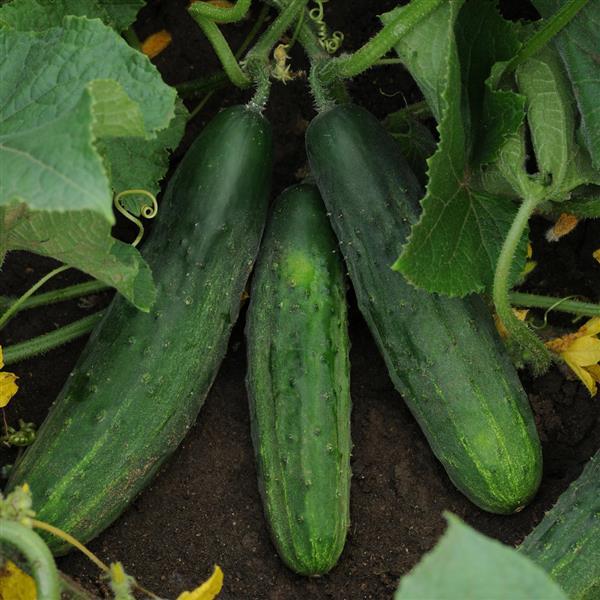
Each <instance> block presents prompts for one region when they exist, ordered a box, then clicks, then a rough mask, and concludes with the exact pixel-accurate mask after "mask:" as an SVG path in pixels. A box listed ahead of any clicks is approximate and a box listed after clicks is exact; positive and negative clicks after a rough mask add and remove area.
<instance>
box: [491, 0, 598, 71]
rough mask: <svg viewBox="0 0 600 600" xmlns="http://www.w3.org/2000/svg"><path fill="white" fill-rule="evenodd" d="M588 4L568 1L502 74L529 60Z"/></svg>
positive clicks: (507, 65) (587, 0) (537, 32)
mask: <svg viewBox="0 0 600 600" xmlns="http://www.w3.org/2000/svg"><path fill="white" fill-rule="evenodd" d="M588 2H589V0H569V1H567V2H565V3H564V4H563V5H562V6H561V7H560V9H559V10H557V11H556V13H554V14H553V15H552V17H550V18H549V19H547V20H545V21H544V22H543V24H542V26H541V27H540V28H539V29H538V30H537V31H536V32H535V33H534V34H533V35H532V36H531V37H530V38H529V39H528V40H527V41H526V42H525V44H523V46H522V47H521V49H520V50H519V51H518V52H517V54H515V55H514V56H513V57H512V58H511V59H510V60H509V61H508V62H507V63H506V65H505V67H504V69H503V70H502V74H503V75H506V74H507V73H511V72H512V71H514V70H515V69H516V67H517V66H518V65H520V64H521V63H522V62H525V61H526V60H527V59H528V58H531V57H532V56H533V55H534V54H536V53H537V52H538V51H539V50H540V49H541V48H543V47H544V46H545V45H546V44H547V43H548V42H549V41H550V40H551V39H552V38H553V37H554V36H555V35H556V34H557V33H559V32H560V31H561V30H562V29H563V28H564V27H566V26H567V25H568V24H569V22H570V21H571V19H573V17H575V15H576V14H577V13H578V12H579V11H580V10H581V9H582V8H583V7H584V6H585V5H586V4H587V3H588Z"/></svg>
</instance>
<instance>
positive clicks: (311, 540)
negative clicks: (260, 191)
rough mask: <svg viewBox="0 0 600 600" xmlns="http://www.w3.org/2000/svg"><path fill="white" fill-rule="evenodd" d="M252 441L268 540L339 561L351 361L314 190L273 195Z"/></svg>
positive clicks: (258, 323)
mask: <svg viewBox="0 0 600 600" xmlns="http://www.w3.org/2000/svg"><path fill="white" fill-rule="evenodd" d="M246 327H247V329H246V334H247V340H248V346H247V347H248V375H247V380H246V383H247V388H248V396H249V400H250V415H251V424H252V440H253V443H254V449H255V454H256V461H257V466H258V481H259V488H260V491H261V496H262V499H263V506H264V510H265V515H266V518H267V521H268V523H269V526H270V529H271V533H272V538H273V541H274V543H275V546H276V547H277V550H278V552H279V555H280V556H281V558H282V559H283V561H284V562H285V564H286V565H287V566H288V567H289V568H290V569H292V570H293V571H296V572H297V573H301V574H303V575H319V574H322V573H326V572H327V571H329V570H330V569H331V568H332V567H333V566H334V565H335V563H336V562H337V560H338V558H339V556H340V554H341V552H342V549H343V547H344V541H345V539H346V532H347V530H348V525H349V503H350V450H351V442H350V386H349V381H350V375H349V373H350V366H349V358H348V350H349V341H348V332H347V315H346V302H345V287H344V271H343V267H342V261H341V258H340V256H339V254H338V250H337V243H336V240H335V238H334V236H333V232H332V231H331V227H330V225H329V222H328V220H327V217H326V215H325V209H324V207H323V203H322V200H321V198H320V196H319V193H318V191H317V189H316V188H315V187H314V186H311V185H306V184H302V185H298V186H295V187H292V188H290V189H288V190H287V191H285V192H284V193H283V194H282V195H281V196H280V198H279V199H278V201H277V203H276V206H275V209H274V213H273V217H272V220H271V222H270V224H269V227H268V229H267V232H266V234H265V239H264V241H263V244H262V247H261V252H260V255H259V259H258V263H257V267H256V272H255V275H254V279H253V283H252V292H251V302H250V306H249V308H248V316H247V326H246Z"/></svg>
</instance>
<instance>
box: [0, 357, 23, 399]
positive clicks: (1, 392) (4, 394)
mask: <svg viewBox="0 0 600 600" xmlns="http://www.w3.org/2000/svg"><path fill="white" fill-rule="evenodd" d="M2 367H4V355H3V353H2V346H0V369H2ZM17 379H18V377H17V376H16V375H15V374H14V373H8V372H6V371H0V408H4V407H5V406H6V405H7V404H8V403H9V402H10V399H11V398H12V397H13V396H14V395H15V394H16V393H17V390H18V389H19V386H18V385H17V384H16V383H15V382H16V381H17Z"/></svg>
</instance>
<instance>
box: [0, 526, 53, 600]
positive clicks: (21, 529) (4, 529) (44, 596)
mask: <svg viewBox="0 0 600 600" xmlns="http://www.w3.org/2000/svg"><path fill="white" fill-rule="evenodd" d="M0 541H2V542H3V543H6V544H9V545H11V546H14V547H15V548H17V550H18V551H19V552H20V553H21V554H23V556H24V557H25V559H26V560H27V564H28V565H29V566H30V567H31V571H32V573H33V578H34V580H35V583H36V587H37V598H38V600H56V599H57V598H60V582H59V578H58V571H57V569H56V564H55V562H54V558H53V557H52V554H51V552H50V550H49V549H48V546H46V544H44V541H43V540H42V538H41V537H40V536H39V535H38V534H37V533H35V531H33V530H31V529H30V528H29V527H26V526H25V525H21V524H20V523H17V522H16V521H7V520H2V521H0Z"/></svg>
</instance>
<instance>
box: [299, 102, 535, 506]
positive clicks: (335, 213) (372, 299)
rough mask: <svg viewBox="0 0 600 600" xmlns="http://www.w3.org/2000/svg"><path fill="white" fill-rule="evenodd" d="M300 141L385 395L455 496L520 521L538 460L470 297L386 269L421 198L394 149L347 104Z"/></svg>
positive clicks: (508, 371)
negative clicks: (410, 419) (386, 384)
mask: <svg viewBox="0 0 600 600" xmlns="http://www.w3.org/2000/svg"><path fill="white" fill-rule="evenodd" d="M306 142H307V150H308V156H309V160H310V165H311V169H312V172H313V174H314V176H315V179H316V181H317V184H318V186H319V189H320V191H321V194H322V196H323V199H324V201H325V205H326V206H327V209H328V211H329V212H330V220H331V223H332V226H333V229H334V231H335V233H336V235H337V237H338V240H339V241H340V245H341V250H342V253H343V255H344V257H345V259H346V264H347V266H348V270H349V273H350V279H351V280H352V283H353V285H354V289H355V291H356V296H357V298H358V303H359V307H360V310H361V311H362V313H363V316H364V317H365V319H366V321H367V324H368V325H369V328H370V329H371V332H372V334H373V336H374V338H375V341H376V342H377V344H378V346H379V349H380V351H381V353H382V355H383V357H384V359H385V362H386V364H387V368H388V371H389V373H390V376H391V378H392V380H393V382H394V385H395V387H396V389H398V391H399V392H400V393H401V394H402V395H403V397H404V400H405V401H406V403H407V405H408V407H409V408H410V410H411V412H412V413H413V415H414V416H415V418H416V419H417V421H418V422H419V424H420V425H421V428H422V430H423V432H424V433H425V435H426V436H427V438H428V440H429V443H430V445H431V448H432V449H433V451H434V453H435V454H436V456H437V457H438V459H439V460H440V461H441V462H442V464H443V465H444V467H445V469H446V471H447V473H448V475H449V476H450V478H451V479H452V481H453V482H454V484H455V485H456V486H457V487H458V488H459V489H460V490H461V491H462V492H463V493H464V494H466V495H467V496H468V497H469V498H470V499H471V500H472V501H473V502H474V503H475V504H477V505H478V506H480V507H481V508H484V509H485V510H488V511H491V512H497V513H511V512H513V511H516V510H519V509H520V508H521V507H522V506H524V505H525V504H526V503H527V502H528V501H529V500H530V499H531V498H532V497H533V495H534V494H535V492H536V490H537V488H538V485H539V483H540V478H541V472H542V458H541V449H540V443H539V439H538V436H537V432H536V429H535V425H534V421H533V416H532V413H531V409H530V406H529V403H528V400H527V397H526V395H525V393H524V391H523V388H522V386H521V383H520V382H519V379H518V377H517V374H516V372H515V369H514V368H513V366H512V364H511V363H510V361H509V359H508V357H507V355H506V352H505V351H504V348H503V347H502V345H501V342H500V340H499V339H498V336H497V335H496V332H495V330H494V326H493V324H492V321H491V319H490V316H489V313H488V311H487V310H486V308H485V306H484V304H483V302H482V301H481V300H480V299H479V298H476V297H473V298H469V299H466V300H460V299H455V298H442V297H437V296H435V295H430V294H428V293H426V292H424V291H421V290H417V289H415V288H413V287H412V286H411V285H409V284H408V283H407V282H406V281H405V280H404V279H403V277H402V276H401V275H400V274H398V273H395V272H393V271H391V269H390V267H391V265H392V264H393V263H394V261H395V260H396V258H397V256H398V254H399V252H400V249H401V247H402V244H403V243H404V242H405V240H406V237H407V236H408V234H409V230H410V226H411V224H412V223H414V222H415V221H416V219H417V215H418V210H419V208H418V199H419V197H420V196H421V190H420V188H419V185H418V183H417V181H416V179H415V177H414V175H413V173H412V172H411V171H410V169H409V168H408V166H407V165H406V162H405V161H404V159H403V157H402V155H401V153H400V150H399V147H398V145H397V144H396V142H395V141H394V140H393V138H391V137H390V136H389V134H388V133H387V132H386V131H385V130H384V129H383V127H382V126H381V125H380V124H379V122H378V121H377V119H375V117H373V116H372V115H371V114H370V113H368V112H367V111H365V110H364V109H361V108H359V107H357V106H354V105H344V106H338V107H334V108H332V109H330V110H329V111H326V112H323V113H321V114H319V115H318V116H317V117H316V118H315V119H314V120H313V121H312V123H311V124H310V126H309V128H308V131H307V134H306ZM465 260H468V257H465Z"/></svg>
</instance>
